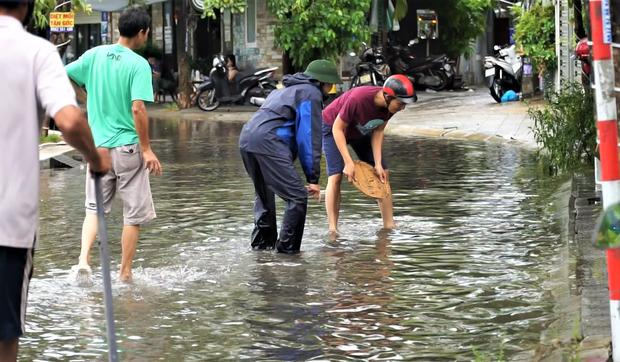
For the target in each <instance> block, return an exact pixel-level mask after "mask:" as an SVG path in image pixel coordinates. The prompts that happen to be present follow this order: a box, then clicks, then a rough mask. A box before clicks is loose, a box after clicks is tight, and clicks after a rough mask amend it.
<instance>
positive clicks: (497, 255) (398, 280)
mask: <svg viewBox="0 0 620 362" xmlns="http://www.w3.org/2000/svg"><path fill="white" fill-rule="evenodd" d="M152 128H153V130H152V131H153V139H152V145H153V149H154V151H155V152H156V154H157V155H158V157H159V158H160V160H161V162H162V165H163V168H164V175H163V176H162V177H158V178H157V177H154V178H152V179H151V183H152V188H153V196H154V199H155V206H156V209H157V215H158V218H157V219H156V220H155V221H154V222H153V223H152V224H151V225H149V226H148V227H146V228H145V229H144V232H143V233H142V235H141V238H140V240H141V242H140V245H139V248H138V253H137V258H136V261H135V263H134V266H135V267H136V270H135V273H134V278H135V281H134V283H133V284H132V285H123V284H121V283H118V282H114V294H115V297H114V303H115V313H116V321H117V332H118V340H119V348H120V349H121V353H120V357H121V359H122V360H127V361H154V360H166V361H180V360H184V361H198V360H223V359H234V360H239V359H247V360H308V359H316V360H356V359H371V358H372V359H376V360H398V359H401V360H416V359H418V360H433V361H438V360H471V359H472V358H474V356H475V355H477V354H480V353H482V354H484V355H487V356H494V357H498V356H504V357H510V356H514V355H516V354H517V353H519V352H522V351H527V350H531V349H533V348H535V347H536V345H537V343H538V341H539V338H540V332H541V331H542V330H543V329H545V327H546V326H547V325H548V324H549V323H551V322H552V321H553V313H552V309H553V300H552V297H551V296H550V295H549V294H550V293H548V292H547V291H546V289H545V281H546V280H547V279H548V278H549V273H550V271H551V270H552V269H554V268H555V267H556V265H557V264H558V260H557V259H558V255H557V254H558V253H557V249H558V248H559V247H560V245H561V244H562V240H561V238H560V235H561V232H560V231H561V230H560V226H559V223H558V222H557V221H556V220H555V218H554V212H555V208H554V205H553V202H554V201H555V200H554V198H553V194H554V191H556V190H557V187H558V186H559V185H558V183H557V182H558V181H556V180H553V179H550V178H546V177H545V176H543V175H542V174H541V173H540V171H539V169H538V168H537V165H536V158H535V155H534V154H533V153H532V152H529V151H525V150H522V149H520V148H516V147H512V146H507V145H497V144H489V143H473V142H472V143H468V142H459V141H446V140H431V139H421V138H414V139H405V138H402V139H399V138H395V137H392V136H390V137H388V138H387V140H386V145H385V151H386V154H387V155H388V156H387V158H388V162H389V165H390V169H391V170H392V173H391V181H392V190H393V193H394V204H395V220H396V222H397V225H398V229H397V230H395V231H391V232H385V231H382V230H380V228H381V225H382V223H381V217H380V215H379V210H378V207H377V205H376V204H375V203H374V202H372V201H371V200H369V199H367V198H365V197H363V196H362V195H361V194H360V193H359V192H357V191H356V190H354V189H353V187H352V186H350V185H346V186H344V189H343V201H342V208H341V217H340V228H341V235H340V236H339V238H338V239H337V240H330V239H329V238H328V237H327V232H326V231H327V220H326V215H325V209H324V205H323V204H322V203H321V204H319V203H317V202H316V201H310V203H309V212H308V220H307V222H306V232H305V236H304V241H303V243H302V253H301V254H300V255H295V256H288V255H280V254H276V253H275V252H256V251H252V250H251V249H250V247H249V243H250V242H249V235H250V232H251V230H252V227H253V225H252V202H253V199H254V194H253V188H252V184H251V182H250V180H249V178H248V177H247V175H246V173H245V170H244V168H243V165H242V163H241V159H240V157H239V151H238V148H237V139H238V134H239V131H240V129H241V124H240V123H216V122H200V121H197V122H192V121H180V122H164V121H158V122H156V123H155V124H154V125H153V127H152ZM324 167H325V165H324V164H323V168H324ZM83 173H84V171H80V170H52V171H50V170H45V171H42V181H41V227H40V229H41V232H40V237H39V239H40V242H39V249H38V250H37V252H36V255H35V276H34V279H33V281H32V283H31V294H30V298H29V309H28V317H27V320H28V323H27V329H28V331H27V334H26V335H25V337H24V338H22V340H21V347H20V348H21V352H20V355H21V358H23V359H24V360H38V361H44V360H58V359H61V360H105V359H106V358H107V352H106V351H107V346H106V344H105V339H104V337H105V318H104V313H103V312H104V310H103V299H102V297H103V294H102V288H101V284H100V279H101V278H100V274H99V268H98V265H99V261H98V256H99V254H98V252H95V253H94V260H93V264H94V265H96V266H97V267H96V268H94V270H95V276H96V277H97V280H98V282H97V283H96V284H95V285H94V286H92V287H90V288H78V287H75V286H73V285H72V284H71V283H70V282H69V281H68V274H69V269H70V268H71V266H72V265H73V264H75V263H76V262H77V257H78V255H79V235H80V230H81V223H82V219H83V214H84V211H83V204H84V174H83ZM321 181H322V187H323V188H324V186H325V182H326V178H325V176H323V177H322V180H321ZM120 206H121V205H120V203H119V202H117V203H116V204H115V206H114V208H113V212H112V214H111V216H110V217H109V218H108V226H109V232H108V233H109V238H110V242H111V248H112V251H111V255H112V259H113V260H112V262H113V270H114V271H116V270H117V268H118V264H119V262H120V241H119V239H120V230H121V226H122V225H121V224H122V208H121V207H120ZM278 206H279V207H280V210H279V217H281V211H282V210H283V207H282V206H283V203H281V202H279V203H278ZM115 279H116V275H113V280H115ZM496 359H497V358H496Z"/></svg>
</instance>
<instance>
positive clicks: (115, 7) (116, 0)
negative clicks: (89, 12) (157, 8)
mask: <svg viewBox="0 0 620 362" xmlns="http://www.w3.org/2000/svg"><path fill="white" fill-rule="evenodd" d="M165 1H166V0H146V1H145V3H146V4H147V5H151V4H156V3H163V2H165ZM86 2H87V3H88V4H90V5H91V6H92V7H93V10H97V11H119V10H123V9H124V8H126V7H127V5H129V1H128V0H86Z"/></svg>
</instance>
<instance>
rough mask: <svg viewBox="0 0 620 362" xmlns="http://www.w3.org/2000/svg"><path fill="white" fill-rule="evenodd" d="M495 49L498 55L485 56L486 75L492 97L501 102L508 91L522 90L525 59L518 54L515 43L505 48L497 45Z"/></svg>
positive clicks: (516, 91) (517, 91)
mask: <svg viewBox="0 0 620 362" xmlns="http://www.w3.org/2000/svg"><path fill="white" fill-rule="evenodd" d="M494 49H495V51H496V52H497V54H496V56H486V57H484V69H485V70H484V76H485V78H486V81H487V86H488V87H489V91H490V93H491V97H493V99H495V101H496V102H497V103H501V99H502V96H503V95H504V93H506V92H507V91H509V90H512V91H514V92H515V93H519V92H521V76H522V75H523V61H522V60H521V57H520V56H519V55H517V52H516V50H515V46H514V45H512V46H509V47H504V48H501V47H499V46H497V45H496V46H495V47H494Z"/></svg>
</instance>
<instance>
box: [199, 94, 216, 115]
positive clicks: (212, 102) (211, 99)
mask: <svg viewBox="0 0 620 362" xmlns="http://www.w3.org/2000/svg"><path fill="white" fill-rule="evenodd" d="M196 105H197V106H198V108H200V109H202V110H203V111H207V112H210V111H213V110H215V109H216V108H217V107H219V106H220V101H218V100H217V98H215V89H205V90H203V91H201V92H200V93H199V94H198V97H196Z"/></svg>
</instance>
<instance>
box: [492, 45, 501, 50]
mask: <svg viewBox="0 0 620 362" xmlns="http://www.w3.org/2000/svg"><path fill="white" fill-rule="evenodd" d="M501 48H502V47H500V46H499V45H495V46H494V47H493V50H500V49H501Z"/></svg>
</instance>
